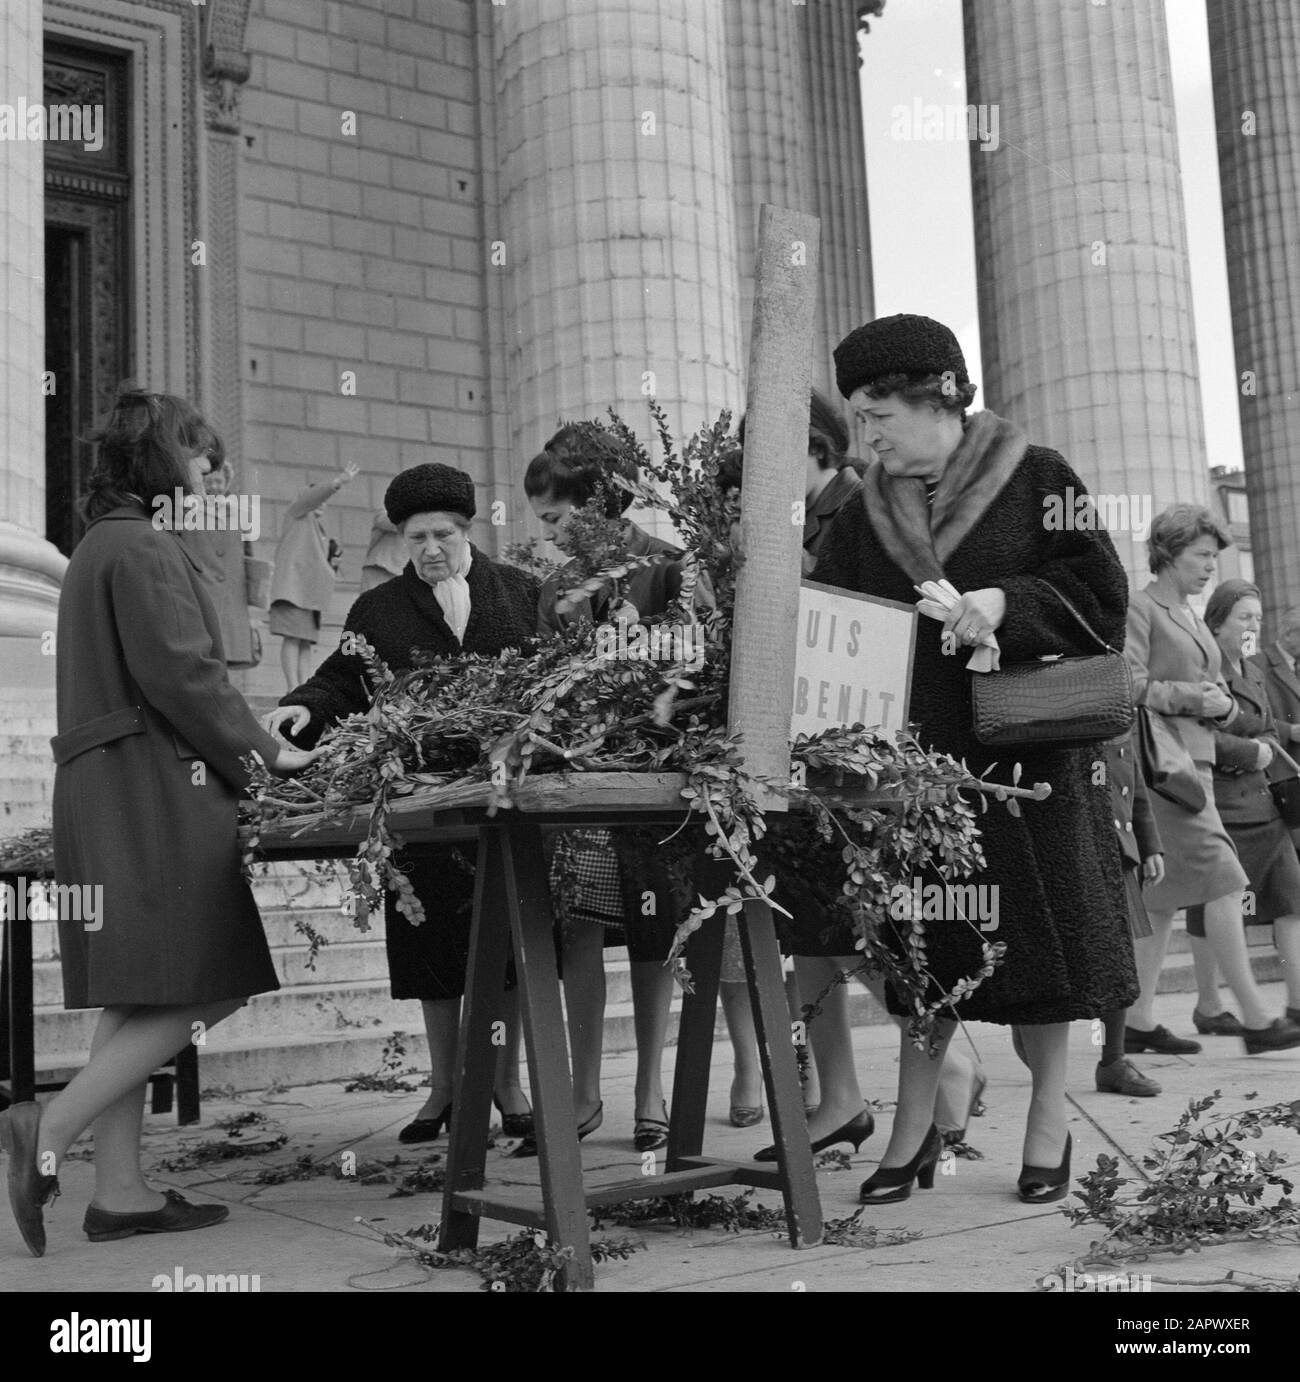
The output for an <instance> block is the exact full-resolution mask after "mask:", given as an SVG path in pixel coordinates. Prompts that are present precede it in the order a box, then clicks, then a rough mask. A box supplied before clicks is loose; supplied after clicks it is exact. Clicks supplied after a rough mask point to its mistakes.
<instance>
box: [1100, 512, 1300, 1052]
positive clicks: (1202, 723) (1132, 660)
mask: <svg viewBox="0 0 1300 1382" xmlns="http://www.w3.org/2000/svg"><path fill="white" fill-rule="evenodd" d="M1230 541H1231V539H1230V538H1229V537H1228V534H1227V533H1226V532H1224V530H1223V528H1222V526H1221V525H1220V524H1219V522H1218V520H1217V519H1216V518H1215V517H1214V516H1213V514H1211V513H1210V511H1209V510H1208V509H1204V508H1199V507H1197V506H1196V505H1192V504H1176V505H1174V506H1172V507H1171V508H1168V509H1166V510H1165V511H1164V512H1163V513H1160V514H1157V516H1156V518H1155V520H1154V522H1153V523H1152V525H1151V533H1150V536H1149V537H1148V538H1147V548H1148V550H1149V553H1150V558H1149V560H1150V566H1151V569H1152V571H1154V572H1155V575H1156V578H1155V580H1154V581H1152V582H1151V584H1150V585H1148V586H1147V587H1146V588H1145V589H1143V590H1139V591H1138V592H1137V593H1136V594H1135V595H1134V596H1133V597H1132V598H1131V599H1130V601H1129V608H1128V635H1127V639H1126V641H1125V644H1124V656H1125V657H1126V658H1127V659H1128V664H1129V670H1130V671H1131V672H1132V674H1133V692H1134V696H1135V698H1136V700H1137V703H1138V705H1145V706H1146V707H1147V709H1148V710H1149V711H1151V712H1153V713H1154V714H1157V715H1160V716H1162V717H1163V719H1164V723H1165V724H1166V725H1167V726H1168V728H1169V729H1170V730H1171V731H1172V732H1173V734H1174V735H1175V736H1176V737H1177V739H1178V741H1179V743H1180V744H1181V745H1182V747H1183V748H1184V749H1185V750H1186V752H1187V754H1188V756H1189V757H1190V758H1191V759H1192V761H1193V762H1194V763H1195V765H1196V770H1197V772H1198V774H1199V775H1200V779H1201V783H1202V785H1203V787H1204V789H1205V797H1206V800H1205V805H1204V806H1203V807H1202V808H1201V809H1200V810H1199V811H1188V810H1187V809H1185V808H1184V807H1182V806H1179V805H1177V804H1176V803H1174V802H1172V801H1169V800H1167V799H1166V798H1165V797H1163V796H1161V795H1160V793H1159V792H1152V794H1151V804H1152V806H1153V807H1154V810H1155V818H1156V828H1157V829H1158V830H1159V832H1160V838H1161V840H1162V841H1163V842H1164V846H1165V861H1166V869H1165V876H1164V879H1163V880H1162V881H1161V882H1160V883H1158V884H1156V885H1155V886H1154V887H1151V888H1149V889H1147V892H1146V908H1147V915H1148V917H1149V918H1150V920H1151V928H1152V934H1151V935H1150V936H1149V937H1146V938H1145V939H1143V940H1139V941H1137V942H1136V943H1135V950H1136V954H1137V962H1138V974H1139V977H1140V979H1141V981H1142V994H1141V997H1140V998H1139V999H1138V1001H1137V1002H1136V1003H1135V1004H1134V1005H1133V1006H1132V1007H1131V1008H1130V1009H1129V1015H1128V1025H1127V1027H1126V1029H1125V1033H1124V1049H1125V1051H1127V1052H1128V1053H1129V1054H1130V1055H1135V1054H1140V1053H1141V1052H1143V1051H1157V1052H1163V1053H1166V1054H1175V1055H1176V1054H1193V1053H1195V1052H1197V1051H1199V1050H1200V1049H1201V1048H1200V1046H1199V1044H1198V1043H1197V1042H1194V1041H1189V1040H1186V1039H1185V1038H1182V1037H1176V1036H1174V1035H1173V1034H1172V1033H1171V1032H1169V1031H1168V1029H1166V1028H1165V1027H1162V1026H1158V1025H1157V1023H1156V1021H1155V1011H1154V1004H1155V995H1156V985H1157V983H1158V981H1159V978H1160V969H1161V966H1162V965H1163V964H1164V958H1165V952H1166V950H1167V948H1168V945H1169V934H1170V931H1171V929H1172V927H1173V922H1174V914H1175V913H1176V912H1178V911H1179V910H1181V909H1182V908H1184V907H1200V908H1201V912H1200V915H1201V916H1202V917H1203V919H1204V928H1205V939H1206V941H1207V943H1208V945H1209V948H1210V950H1211V952H1212V953H1213V955H1214V959H1215V961H1216V962H1217V964H1218V966H1219V969H1220V970H1221V971H1222V973H1223V976H1224V978H1225V979H1226V980H1227V981H1228V986H1229V988H1231V989H1232V992H1233V994H1234V995H1235V996H1236V999H1237V1001H1238V1002H1239V1003H1240V1004H1241V1020H1242V1023H1243V1025H1244V1028H1245V1031H1244V1036H1245V1041H1246V1051H1247V1052H1248V1053H1249V1054H1251V1055H1255V1054H1258V1053H1259V1052H1262V1051H1278V1050H1285V1049H1288V1048H1290V1047H1293V1046H1300V1027H1297V1026H1296V1025H1295V1024H1294V1023H1291V1022H1288V1021H1287V1020H1286V1018H1283V1017H1277V1018H1274V1017H1272V1016H1271V1015H1270V1013H1269V1010H1268V1008H1267V1006H1266V1004H1265V1002H1264V996H1263V994H1261V993H1260V991H1259V986H1258V985H1257V984H1256V983H1255V978H1254V975H1253V974H1252V973H1251V969H1250V957H1249V955H1248V953H1247V949H1246V934H1245V931H1244V929H1243V926H1242V915H1241V901H1242V890H1243V889H1244V888H1245V886H1246V884H1247V881H1248V880H1247V877H1246V873H1245V871H1244V870H1243V869H1242V867H1241V863H1240V861H1239V860H1238V858H1237V851H1236V849H1234V847H1233V844H1232V841H1231V839H1230V838H1229V836H1228V832H1227V831H1226V830H1225V829H1224V826H1223V822H1222V820H1221V819H1220V817H1219V812H1218V808H1217V807H1216V805H1215V799H1214V781H1213V775H1212V768H1213V764H1214V761H1215V731H1216V729H1223V728H1225V727H1226V725H1227V723H1228V721H1230V720H1231V719H1232V718H1233V716H1234V715H1236V714H1237V705H1236V702H1235V701H1234V700H1233V698H1232V696H1231V695H1229V693H1228V689H1227V686H1226V685H1225V684H1224V681H1223V677H1222V674H1221V667H1222V656H1221V654H1220V650H1219V645H1218V644H1217V643H1216V642H1215V640H1214V636H1213V635H1212V634H1211V633H1210V631H1209V629H1208V628H1206V626H1205V623H1204V621H1203V620H1202V619H1201V618H1200V616H1199V615H1197V613H1196V612H1195V610H1193V609H1192V606H1191V604H1190V603H1189V601H1190V600H1191V599H1192V598H1193V597H1194V596H1196V595H1199V594H1201V593H1202V592H1203V591H1204V589H1205V587H1206V586H1207V585H1208V584H1209V582H1210V581H1211V580H1212V579H1213V577H1214V569H1215V564H1216V562H1217V561H1218V556H1219V553H1220V552H1221V551H1222V550H1223V549H1224V548H1225V547H1227V546H1228V545H1229V543H1230ZM1207 1016H1214V1014H1207Z"/></svg>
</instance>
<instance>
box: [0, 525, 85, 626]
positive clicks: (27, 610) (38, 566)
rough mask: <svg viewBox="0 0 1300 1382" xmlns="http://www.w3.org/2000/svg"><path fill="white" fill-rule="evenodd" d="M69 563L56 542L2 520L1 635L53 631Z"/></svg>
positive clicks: (0, 575)
mask: <svg viewBox="0 0 1300 1382" xmlns="http://www.w3.org/2000/svg"><path fill="white" fill-rule="evenodd" d="M67 566H68V559H67V557H65V556H64V555H63V553H62V552H60V551H59V549H58V548H57V547H55V546H54V544H53V543H51V542H47V541H46V540H45V538H43V537H37V535H36V534H35V533H33V532H31V531H30V530H29V529H26V528H20V527H18V525H17V524H16V523H0V638H6V637H8V638H40V637H41V636H42V635H43V634H45V633H51V634H52V633H53V632H54V628H55V625H56V623H57V621H58V610H59V585H60V583H61V582H62V580H63V573H64V571H66V570H67Z"/></svg>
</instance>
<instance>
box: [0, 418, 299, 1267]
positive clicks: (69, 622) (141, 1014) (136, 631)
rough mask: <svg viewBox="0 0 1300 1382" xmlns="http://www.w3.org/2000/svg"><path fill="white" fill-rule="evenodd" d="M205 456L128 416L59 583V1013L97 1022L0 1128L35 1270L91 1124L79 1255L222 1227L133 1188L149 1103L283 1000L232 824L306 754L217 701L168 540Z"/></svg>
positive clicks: (218, 650)
mask: <svg viewBox="0 0 1300 1382" xmlns="http://www.w3.org/2000/svg"><path fill="white" fill-rule="evenodd" d="M211 436H212V434H211V432H210V431H209V430H208V429H207V427H206V425H205V424H204V423H203V421H202V419H201V418H199V417H198V415H197V414H196V413H195V412H194V410H193V409H192V408H190V407H189V405H188V404H186V403H185V402H184V401H183V400H182V399H178V398H171V397H168V396H166V395H159V394H145V393H130V394H126V395H124V396H123V397H122V398H121V399H120V400H119V401H118V405H117V407H116V408H115V410H114V412H113V414H112V416H111V417H110V419H109V422H108V424H107V426H106V428H105V430H104V433H103V434H102V436H101V438H100V446H99V453H98V458H97V462H96V469H95V472H94V474H92V476H91V478H90V493H89V497H88V499H87V502H86V508H85V513H86V518H87V520H88V523H89V526H88V528H87V530H86V535H85V537H83V538H82V540H81V542H80V544H79V545H78V547H77V550H76V551H75V552H74V553H73V556H72V560H71V562H70V563H69V565H68V570H67V573H66V574H65V576H64V578H63V588H62V592H61V594H60V597H59V627H58V662H57V667H56V678H57V696H58V725H59V733H58V735H57V737H56V738H55V739H54V740H53V741H52V742H53V747H54V759H55V763H56V764H57V769H56V771H55V777H54V862H55V877H56V879H57V881H58V883H59V885H60V887H61V888H66V889H70V890H72V889H75V890H76V894H75V895H76V896H77V897H78V898H79V899H80V900H81V912H82V915H80V916H78V915H77V914H76V910H75V909H73V908H71V907H70V906H62V905H61V909H60V910H61V911H64V912H69V911H70V912H71V913H72V915H65V916H61V918H60V921H59V950H60V956H61V959H62V962H63V989H64V1004H65V1006H66V1007H68V1008H90V1007H102V1008H103V1009H104V1011H103V1013H102V1015H101V1017H100V1019H99V1025H98V1027H97V1028H96V1031H95V1037H94V1040H93V1042H92V1044H91V1055H90V1061H89V1063H88V1064H87V1065H86V1067H85V1068H84V1069H83V1070H81V1071H80V1072H79V1073H78V1074H77V1075H76V1076H75V1078H74V1079H73V1080H72V1081H71V1083H69V1084H68V1086H67V1087H66V1088H65V1089H64V1090H62V1091H61V1092H60V1093H59V1094H57V1095H56V1096H55V1097H54V1098H53V1099H52V1100H50V1102H49V1103H48V1104H46V1105H45V1107H44V1108H43V1109H41V1108H40V1107H39V1106H38V1105H36V1104H35V1103H25V1104H17V1105H15V1106H14V1107H13V1108H12V1109H10V1110H8V1112H6V1113H4V1114H0V1120H2V1121H0V1143H3V1145H4V1147H5V1150H6V1151H8V1152H9V1154H10V1164H9V1198H10V1204H11V1206H12V1207H13V1210H14V1214H15V1217H16V1218H17V1219H18V1224H19V1228H20V1230H21V1232H22V1235H23V1238H24V1240H25V1241H26V1243H27V1246H28V1247H29V1248H30V1249H31V1251H32V1252H33V1253H34V1254H35V1255H36V1256H38V1257H39V1256H40V1255H41V1254H42V1253H43V1252H44V1250H45V1231H44V1226H43V1224H42V1221H41V1208H40V1207H41V1205H42V1204H43V1203H44V1202H45V1201H46V1200H47V1199H48V1198H49V1197H51V1196H52V1195H53V1194H56V1193H57V1189H58V1187H57V1182H56V1181H55V1174H56V1172H57V1169H58V1167H59V1165H60V1164H61V1162H62V1159H63V1156H64V1154H65V1153H66V1152H67V1149H68V1148H69V1146H71V1144H72V1143H73V1141H75V1139H76V1138H77V1137H79V1136H80V1135H81V1133H82V1132H83V1131H85V1129H86V1128H87V1127H89V1126H90V1125H91V1124H92V1123H93V1124H94V1130H95V1197H94V1199H93V1200H92V1201H91V1204H90V1207H89V1208H88V1209H87V1211H86V1218H85V1224H84V1227H85V1230H86V1232H87V1234H88V1235H89V1236H90V1237H91V1238H92V1239H94V1240H98V1239H101V1238H123V1237H127V1236H129V1235H130V1234H133V1233H141V1232H152V1233H165V1232H173V1231H177V1230H181V1229H192V1228H203V1227H206V1226H207V1225H209V1224H214V1223H218V1222H220V1221H221V1220H222V1219H224V1218H225V1217H226V1215H227V1213H228V1212H229V1211H228V1209H227V1208H226V1207H225V1206H224V1205H202V1206H200V1205H191V1204H189V1203H188V1202H187V1201H185V1200H183V1199H182V1198H181V1197H180V1196H179V1195H177V1194H176V1193H175V1192H174V1191H167V1192H166V1194H165V1195H163V1194H160V1193H159V1192H157V1191H155V1190H152V1189H151V1188H150V1187H149V1186H148V1184H147V1183H146V1182H145V1179H144V1176H143V1175H142V1173H141V1170H140V1124H141V1117H142V1115H143V1110H144V1092H145V1082H146V1080H147V1078H148V1076H149V1075H150V1074H151V1072H152V1071H154V1070H156V1069H157V1068H158V1066H159V1065H161V1064H162V1063H163V1062H164V1061H166V1060H169V1059H170V1058H171V1057H172V1056H173V1055H175V1053H176V1052H177V1051H178V1050H179V1049H180V1048H181V1047H183V1046H184V1045H185V1043H186V1042H187V1041H190V1040H192V1039H197V1037H198V1035H199V1034H201V1033H204V1032H206V1031H207V1029H209V1028H211V1027H212V1026H214V1025H215V1024H216V1023H218V1022H220V1021H221V1020H222V1019H223V1018H225V1017H227V1016H229V1015H230V1014H231V1013H232V1012H234V1011H235V1010H236V1009H237V1008H239V1007H241V1006H242V1005H243V1003H244V1000H245V999H247V998H248V997H249V996H250V995H251V994H254V993H263V992H266V991H268V990H271V989H276V988H278V987H279V984H278V982H277V981H276V976H275V970H274V968H273V967H272V964H271V956H270V952H269V950H268V949H267V945H266V937H265V935H264V934H263V932H262V926H261V919H260V917H259V916H258V912H257V907H256V904H255V903H254V901H253V895H252V892H251V891H250V889H249V886H248V883H247V882H246V881H245V879H244V877H243V875H242V874H241V871H240V850H239V844H238V840H237V837H236V803H237V801H238V798H239V796H240V793H241V791H242V789H243V788H244V787H245V785H246V784H247V781H248V768H247V766H246V760H247V759H248V758H249V757H250V756H252V755H258V756H260V757H261V758H262V760H263V761H264V762H267V763H270V764H272V765H273V766H274V767H275V768H276V769H277V771H289V770H292V769H295V768H300V767H302V766H304V765H305V764H306V763H308V762H310V761H311V758H312V756H313V755H311V754H309V753H304V752H302V751H301V750H297V749H291V748H287V747H285V746H284V745H281V744H277V743H276V741H275V740H274V739H272V738H271V737H270V735H268V734H266V733H265V732H264V731H263V730H262V729H261V728H260V726H259V725H258V723H257V721H256V720H255V719H254V718H253V715H252V714H251V712H250V711H249V709H248V707H247V705H245V703H244V701H243V699H242V697H241V696H240V695H239V693H238V692H237V691H236V690H235V689H234V688H233V687H232V686H231V685H230V682H229V681H228V679H227V676H226V665H225V660H224V653H223V648H222V644H221V634H220V624H219V620H218V616H217V613H216V610H215V609H214V608H213V605H212V601H211V600H210V599H209V597H208V594H207V592H206V590H205V588H204V582H203V579H202V577H201V576H200V573H199V568H198V564H197V562H196V561H195V560H194V559H193V557H192V556H191V555H190V553H189V552H188V551H187V549H186V548H185V547H184V545H183V544H182V543H181V542H180V540H179V538H178V535H177V533H175V532H173V531H170V530H169V529H168V525H167V522H166V514H167V507H168V506H170V505H171V504H172V502H173V498H174V495H175V492H176V491H177V490H178V489H179V490H183V491H187V492H189V493H192V494H201V493H202V492H203V491H202V486H201V482H200V480H199V467H198V461H199V459H200V458H201V457H202V456H203V454H204V453H205V452H206V450H207V447H208V444H209V441H210V439H211ZM156 499H158V500H161V501H163V503H162V507H159V506H158V505H157V504H156V503H155V500H156ZM72 895H73V894H72V893H71V892H69V893H67V894H64V896H65V897H70V896H72ZM92 912H93V918H92V915H91V913H92Z"/></svg>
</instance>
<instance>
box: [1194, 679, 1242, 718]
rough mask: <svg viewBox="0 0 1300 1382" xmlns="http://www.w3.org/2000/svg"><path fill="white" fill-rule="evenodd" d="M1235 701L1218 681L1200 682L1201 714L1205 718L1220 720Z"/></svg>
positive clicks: (1232, 706)
mask: <svg viewBox="0 0 1300 1382" xmlns="http://www.w3.org/2000/svg"><path fill="white" fill-rule="evenodd" d="M1235 705H1236V703H1235V702H1234V701H1233V699H1232V697H1231V696H1230V695H1228V693H1227V692H1226V691H1225V690H1224V689H1223V687H1222V686H1220V685H1219V684H1218V682H1214V681H1203V682H1202V683H1201V714H1202V715H1203V716H1204V717H1205V718H1206V719H1207V720H1221V719H1223V717H1224V716H1225V715H1228V714H1230V713H1231V712H1232V711H1233V709H1234V708H1235Z"/></svg>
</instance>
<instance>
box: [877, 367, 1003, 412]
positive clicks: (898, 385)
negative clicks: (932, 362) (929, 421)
mask: <svg viewBox="0 0 1300 1382" xmlns="http://www.w3.org/2000/svg"><path fill="white" fill-rule="evenodd" d="M862 388H863V389H864V390H865V392H866V394H867V397H868V398H888V397H889V396H890V394H898V395H899V396H900V397H902V398H905V399H907V401H908V402H909V403H933V404H934V405H935V406H936V407H939V408H942V409H943V410H944V411H945V412H949V413H961V414H963V415H964V414H965V412H966V409H967V408H969V407H970V405H971V403H972V402H973V401H974V399H975V393H976V390H977V388H978V386H977V385H975V384H971V383H969V382H968V383H965V384H962V383H959V382H958V381H957V380H956V379H955V378H954V377H953V375H952V373H951V372H949V373H946V374H882V375H881V376H880V377H879V378H878V379H872V380H870V381H869V382H868V383H866V384H863V385H862Z"/></svg>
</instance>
